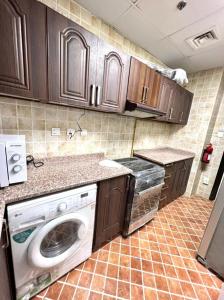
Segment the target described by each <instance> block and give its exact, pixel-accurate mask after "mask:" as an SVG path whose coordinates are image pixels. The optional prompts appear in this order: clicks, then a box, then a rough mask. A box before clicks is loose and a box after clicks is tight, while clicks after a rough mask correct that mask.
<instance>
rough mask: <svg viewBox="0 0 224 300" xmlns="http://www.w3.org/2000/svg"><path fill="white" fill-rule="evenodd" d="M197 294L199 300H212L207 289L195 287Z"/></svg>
mask: <svg viewBox="0 0 224 300" xmlns="http://www.w3.org/2000/svg"><path fill="white" fill-rule="evenodd" d="M194 289H195V292H196V294H197V297H198V299H203V300H210V297H209V294H208V291H207V289H205V288H204V287H202V286H200V285H197V286H196V285H194Z"/></svg>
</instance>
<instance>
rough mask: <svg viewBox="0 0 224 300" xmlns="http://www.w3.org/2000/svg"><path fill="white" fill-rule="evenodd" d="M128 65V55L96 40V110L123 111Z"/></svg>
mask: <svg viewBox="0 0 224 300" xmlns="http://www.w3.org/2000/svg"><path fill="white" fill-rule="evenodd" d="M129 65H130V57H129V56H128V55H126V54H124V53H122V52H121V51H118V50H117V49H114V48H113V47H112V46H110V45H108V44H107V43H105V42H103V41H102V40H100V39H99V40H98V56H97V76H96V102H95V106H96V108H97V109H98V110H105V111H112V112H118V113H122V112H123V111H124V108H125V102H126V94H127V84H128V73H129Z"/></svg>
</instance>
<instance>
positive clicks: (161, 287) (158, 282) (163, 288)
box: [155, 275, 169, 292]
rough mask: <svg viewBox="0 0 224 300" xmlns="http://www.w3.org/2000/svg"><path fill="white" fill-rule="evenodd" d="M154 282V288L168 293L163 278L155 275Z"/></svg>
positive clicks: (165, 281) (165, 280)
mask: <svg viewBox="0 0 224 300" xmlns="http://www.w3.org/2000/svg"><path fill="white" fill-rule="evenodd" d="M155 280H156V287H157V289H158V290H161V291H167V292H169V289H168V284H167V279H166V278H165V277H162V276H157V275H156V276H155Z"/></svg>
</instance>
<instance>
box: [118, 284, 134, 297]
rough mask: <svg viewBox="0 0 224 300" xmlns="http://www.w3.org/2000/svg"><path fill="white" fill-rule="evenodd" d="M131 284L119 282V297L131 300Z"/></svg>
mask: <svg viewBox="0 0 224 300" xmlns="http://www.w3.org/2000/svg"><path fill="white" fill-rule="evenodd" d="M130 288H131V285H130V283H127V282H122V281H118V290H117V293H118V294H117V295H118V297H121V298H125V299H130Z"/></svg>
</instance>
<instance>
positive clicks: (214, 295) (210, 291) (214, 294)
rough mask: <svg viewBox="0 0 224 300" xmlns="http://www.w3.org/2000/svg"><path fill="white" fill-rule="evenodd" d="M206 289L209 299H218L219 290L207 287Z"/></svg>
mask: <svg viewBox="0 0 224 300" xmlns="http://www.w3.org/2000/svg"><path fill="white" fill-rule="evenodd" d="M207 291H208V294H209V296H210V298H211V300H217V299H218V296H219V293H220V292H219V290H215V289H210V288H207Z"/></svg>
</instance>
